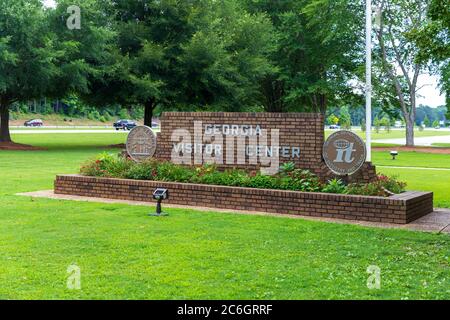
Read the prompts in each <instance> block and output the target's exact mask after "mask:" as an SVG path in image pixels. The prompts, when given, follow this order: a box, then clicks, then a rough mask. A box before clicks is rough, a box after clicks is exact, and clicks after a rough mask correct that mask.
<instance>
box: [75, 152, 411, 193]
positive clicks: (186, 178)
mask: <svg viewBox="0 0 450 320" xmlns="http://www.w3.org/2000/svg"><path fill="white" fill-rule="evenodd" d="M80 173H81V174H82V175H86V176H95V177H110V178H126V179H135V180H154V181H173V182H190V183H200V184H215V185H224V186H239V187H249V188H262V189H280V190H293V191H307V192H328V193H338V194H357V195H371V196H386V195H388V192H386V190H388V191H389V192H392V193H401V192H403V191H404V189H405V186H406V184H405V183H403V182H399V181H397V180H396V178H395V177H387V176H384V175H380V176H378V178H377V180H376V181H374V182H372V183H367V184H349V185H345V184H344V183H343V182H342V181H341V180H338V179H333V180H331V181H328V183H325V184H324V183H322V182H321V181H320V179H319V177H317V176H316V175H315V174H313V173H312V172H310V171H308V170H301V169H295V165H294V164H292V163H288V164H285V165H283V166H282V167H281V168H280V171H279V173H278V174H276V175H273V176H266V175H262V174H260V173H259V172H251V173H248V172H246V171H243V170H237V169H230V170H225V171H220V170H218V169H217V167H216V166H214V165H203V166H199V167H187V166H182V165H177V164H173V163H171V162H169V161H159V160H155V159H151V160H148V161H144V162H140V163H135V162H133V161H131V160H128V159H125V158H122V157H117V156H114V155H111V154H107V153H103V154H101V155H99V156H98V157H97V158H95V159H93V160H90V161H88V162H87V163H86V164H84V165H83V166H82V167H81V169H80Z"/></svg>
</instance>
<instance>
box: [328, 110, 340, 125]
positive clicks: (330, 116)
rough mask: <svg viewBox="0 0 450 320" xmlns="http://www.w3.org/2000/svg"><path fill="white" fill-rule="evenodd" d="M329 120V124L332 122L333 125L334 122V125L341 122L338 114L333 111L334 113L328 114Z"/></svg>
mask: <svg viewBox="0 0 450 320" xmlns="http://www.w3.org/2000/svg"><path fill="white" fill-rule="evenodd" d="M327 122H328V124H332V125H333V124H334V125H336V124H338V123H339V118H338V117H336V116H335V115H334V114H333V113H332V114H330V115H329V116H328V118H327Z"/></svg>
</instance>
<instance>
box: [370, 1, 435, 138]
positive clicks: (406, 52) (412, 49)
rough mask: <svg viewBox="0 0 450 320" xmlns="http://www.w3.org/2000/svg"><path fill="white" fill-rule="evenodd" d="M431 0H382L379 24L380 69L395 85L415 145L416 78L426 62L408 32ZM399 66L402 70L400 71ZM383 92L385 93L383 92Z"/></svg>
mask: <svg viewBox="0 0 450 320" xmlns="http://www.w3.org/2000/svg"><path fill="white" fill-rule="evenodd" d="M428 3H429V0H379V1H378V5H379V10H380V15H379V21H380V22H379V27H378V29H377V31H376V35H377V40H378V43H377V45H378V47H377V50H376V53H377V56H378V59H379V60H380V63H379V64H375V65H378V66H380V67H381V70H380V71H381V73H382V74H385V75H386V77H385V78H384V77H380V78H379V79H380V80H384V79H386V80H387V81H388V84H389V86H391V87H393V88H394V89H395V93H396V98H397V99H398V104H399V108H400V110H401V112H402V115H403V117H404V119H405V122H406V145H408V146H413V145H414V120H415V114H416V94H417V91H418V88H417V82H418V78H419V76H420V74H421V73H422V72H423V71H424V69H425V67H426V64H425V63H420V62H418V61H417V60H416V57H417V46H416V45H415V43H414V42H413V41H411V40H410V39H409V38H408V36H407V34H408V32H410V31H411V30H414V29H417V28H420V27H421V26H422V25H423V24H424V21H425V16H426V13H427V9H428ZM397 70H400V72H397ZM381 94H383V93H381Z"/></svg>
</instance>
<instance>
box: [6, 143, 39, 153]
mask: <svg viewBox="0 0 450 320" xmlns="http://www.w3.org/2000/svg"><path fill="white" fill-rule="evenodd" d="M0 150H11V151H42V150H47V149H46V148H42V147H34V146H30V145H28V144H21V143H15V142H0Z"/></svg>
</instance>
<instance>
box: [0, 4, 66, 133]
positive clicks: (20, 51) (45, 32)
mask: <svg viewBox="0 0 450 320" xmlns="http://www.w3.org/2000/svg"><path fill="white" fill-rule="evenodd" d="M57 54H58V53H57V52H56V51H55V50H54V38H53V37H52V36H51V34H50V32H49V29H48V26H47V24H46V21H45V13H44V11H43V9H42V4H41V2H40V1H39V0H29V1H27V2H26V3H25V1H17V0H2V1H1V2H0V118H1V121H0V142H11V136H10V133H9V110H10V107H11V105H12V104H13V103H15V102H24V101H27V100H31V99H34V98H40V97H42V96H43V95H44V93H45V92H46V90H47V89H48V83H49V82H50V81H51V79H52V78H53V77H54V75H55V74H56V73H57V72H58V70H57V67H56V66H55V65H54V63H53V62H52V61H53V60H54V59H55V58H56V55H57Z"/></svg>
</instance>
